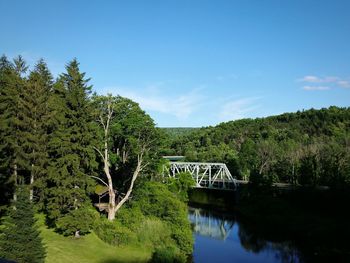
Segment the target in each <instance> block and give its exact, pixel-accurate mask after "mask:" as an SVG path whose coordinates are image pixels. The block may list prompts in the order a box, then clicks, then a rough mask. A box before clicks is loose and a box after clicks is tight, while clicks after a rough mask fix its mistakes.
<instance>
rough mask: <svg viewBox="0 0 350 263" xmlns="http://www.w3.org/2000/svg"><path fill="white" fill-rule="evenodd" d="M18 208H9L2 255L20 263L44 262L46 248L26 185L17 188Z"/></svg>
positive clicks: (0, 237) (1, 237)
mask: <svg viewBox="0 0 350 263" xmlns="http://www.w3.org/2000/svg"><path fill="white" fill-rule="evenodd" d="M17 193H18V199H17V201H15V204H14V205H15V207H16V209H9V215H8V216H7V217H6V218H5V219H4V228H3V230H2V233H1V235H0V257H3V258H6V259H11V260H15V261H16V262H19V263H40V262H44V259H45V249H44V246H43V244H42V240H41V237H40V235H39V230H38V228H37V226H36V220H35V218H34V211H33V204H32V203H31V202H30V201H29V191H28V190H27V189H26V188H24V187H19V188H18V190H17Z"/></svg>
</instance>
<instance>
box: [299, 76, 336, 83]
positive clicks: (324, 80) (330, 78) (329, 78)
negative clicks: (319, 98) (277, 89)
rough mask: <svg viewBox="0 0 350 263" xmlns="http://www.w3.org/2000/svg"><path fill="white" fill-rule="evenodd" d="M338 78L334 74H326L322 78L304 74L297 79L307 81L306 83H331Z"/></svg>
mask: <svg viewBox="0 0 350 263" xmlns="http://www.w3.org/2000/svg"><path fill="white" fill-rule="evenodd" d="M338 80H339V78H338V77H334V76H327V77H324V78H321V77H318V76H311V75H309V76H304V77H302V78H301V79H299V80H298V81H300V82H307V83H332V82H337V81H338Z"/></svg>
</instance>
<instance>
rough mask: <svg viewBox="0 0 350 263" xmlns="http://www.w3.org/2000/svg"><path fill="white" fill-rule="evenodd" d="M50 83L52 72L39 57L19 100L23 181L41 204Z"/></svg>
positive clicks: (46, 161)
mask: <svg viewBox="0 0 350 263" xmlns="http://www.w3.org/2000/svg"><path fill="white" fill-rule="evenodd" d="M52 85H53V80H52V75H51V73H50V71H49V69H48V68H47V66H46V64H45V62H44V61H43V60H40V61H39V62H38V63H37V64H36V66H35V68H34V70H33V71H32V72H31V73H30V75H29V78H28V80H27V82H26V85H24V87H23V89H22V92H21V96H20V99H19V109H20V111H19V116H20V125H19V126H20V131H19V133H20V136H19V140H20V146H21V149H22V152H23V154H24V159H25V169H26V171H27V178H26V182H27V183H28V184H30V185H31V190H30V199H31V200H32V199H33V193H34V189H33V188H34V186H36V187H35V190H36V197H38V200H39V201H41V202H40V203H42V200H43V191H42V190H41V189H43V188H44V187H45V175H46V167H47V163H48V154H47V141H48V120H49V118H50V111H49V107H48V101H49V98H50V93H51V90H52Z"/></svg>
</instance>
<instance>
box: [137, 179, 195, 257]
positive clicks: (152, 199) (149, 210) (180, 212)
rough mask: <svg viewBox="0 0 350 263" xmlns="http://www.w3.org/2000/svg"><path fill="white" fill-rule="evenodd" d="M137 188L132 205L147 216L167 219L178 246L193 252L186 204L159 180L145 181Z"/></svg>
mask: <svg viewBox="0 0 350 263" xmlns="http://www.w3.org/2000/svg"><path fill="white" fill-rule="evenodd" d="M135 190H136V191H135V192H134V200H133V204H132V205H133V206H136V207H138V208H139V209H140V210H141V211H142V213H143V214H144V215H146V216H149V217H157V218H159V219H160V220H162V221H165V222H166V223H167V224H168V225H169V227H170V231H171V237H172V239H173V240H174V241H175V242H176V245H177V247H179V248H180V250H181V252H182V253H184V254H186V255H189V254H191V253H192V250H193V236H192V232H191V226H190V222H189V220H188V218H187V206H186V204H185V203H184V202H182V201H181V200H179V198H178V196H177V195H174V194H173V193H172V192H170V191H169V190H168V188H167V186H166V185H164V184H162V183H159V182H145V183H144V184H143V185H142V186H140V187H139V188H137V189H135Z"/></svg>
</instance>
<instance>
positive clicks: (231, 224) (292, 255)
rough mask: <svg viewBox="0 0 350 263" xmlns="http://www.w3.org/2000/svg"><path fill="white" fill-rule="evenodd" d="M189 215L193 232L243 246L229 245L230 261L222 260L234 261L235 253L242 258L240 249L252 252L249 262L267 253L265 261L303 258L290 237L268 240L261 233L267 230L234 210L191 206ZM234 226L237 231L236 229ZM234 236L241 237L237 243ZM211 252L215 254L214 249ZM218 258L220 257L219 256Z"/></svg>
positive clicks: (295, 261)
mask: <svg viewBox="0 0 350 263" xmlns="http://www.w3.org/2000/svg"><path fill="white" fill-rule="evenodd" d="M189 219H190V221H191V223H192V226H193V232H194V233H195V234H196V235H200V236H204V237H208V238H210V239H213V240H216V241H217V242H219V241H221V242H223V243H222V245H223V246H224V245H227V243H230V242H232V244H230V247H231V248H232V247H233V246H236V245H237V246H240V248H238V249H237V248H236V250H234V251H235V252H234V253H233V250H232V249H230V247H228V248H227V249H228V250H231V252H230V251H228V253H226V254H227V261H221V262H231V261H234V259H235V257H236V256H237V259H238V258H241V256H242V255H239V254H240V253H241V254H242V253H243V254H245V255H244V256H245V258H247V257H249V255H250V259H249V260H248V261H249V262H261V261H260V260H261V258H258V257H256V256H259V255H261V256H263V257H264V260H266V261H264V262H283V263H298V262H304V261H303V260H302V255H301V253H300V251H299V250H298V249H297V248H296V246H295V245H294V244H293V242H291V241H290V240H283V238H280V239H278V241H277V240H269V239H267V238H266V237H264V236H263V235H262V233H263V232H264V231H260V230H259V229H257V226H255V225H250V224H248V223H246V222H243V221H242V220H241V219H240V218H239V217H238V216H237V215H235V214H227V213H221V212H212V211H209V210H205V209H202V208H194V207H190V208H189ZM235 228H236V231H235V230H234V229H235ZM274 234H276V233H274ZM235 239H238V240H239V242H237V243H234V242H233V241H232V240H235ZM196 241H197V240H196ZM216 244H217V243H216ZM196 245H201V244H196ZM203 245H206V246H207V245H208V244H207V243H205V244H203ZM195 249H196V246H195ZM206 249H213V247H210V248H209V247H208V248H205V249H204V250H206ZM240 251H241V252H240ZM212 252H213V254H215V251H212ZM195 253H196V251H195ZM221 254H222V253H221ZM266 255H268V257H269V259H268V260H267V259H266V257H267V256H266ZM221 256H222V255H221ZM255 258H256V260H255ZM213 259H214V258H213ZM215 259H216V260H218V258H215ZM208 262H209V259H208Z"/></svg>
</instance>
